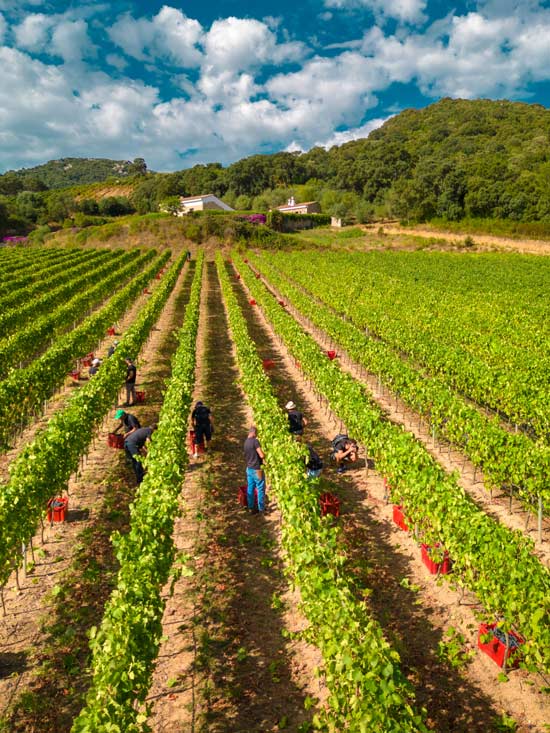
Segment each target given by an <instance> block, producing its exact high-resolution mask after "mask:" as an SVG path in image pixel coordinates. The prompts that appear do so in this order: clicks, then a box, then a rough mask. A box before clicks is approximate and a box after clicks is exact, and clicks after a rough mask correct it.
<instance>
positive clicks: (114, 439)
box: [107, 433, 124, 448]
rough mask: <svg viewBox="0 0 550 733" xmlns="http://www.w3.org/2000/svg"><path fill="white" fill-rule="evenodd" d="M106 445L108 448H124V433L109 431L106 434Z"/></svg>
mask: <svg viewBox="0 0 550 733" xmlns="http://www.w3.org/2000/svg"><path fill="white" fill-rule="evenodd" d="M107 445H108V446H109V448H124V435H119V434H118V433H109V435H108V436H107Z"/></svg>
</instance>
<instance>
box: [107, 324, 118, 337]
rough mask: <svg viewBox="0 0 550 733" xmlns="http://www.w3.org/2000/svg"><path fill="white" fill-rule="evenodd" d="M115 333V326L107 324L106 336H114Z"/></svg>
mask: <svg viewBox="0 0 550 733" xmlns="http://www.w3.org/2000/svg"><path fill="white" fill-rule="evenodd" d="M115 334H116V328H115V327H114V326H109V328H108V329H107V336H114V335H115Z"/></svg>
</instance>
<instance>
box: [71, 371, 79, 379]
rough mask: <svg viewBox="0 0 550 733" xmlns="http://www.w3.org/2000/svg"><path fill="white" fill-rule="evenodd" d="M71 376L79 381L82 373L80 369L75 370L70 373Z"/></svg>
mask: <svg viewBox="0 0 550 733" xmlns="http://www.w3.org/2000/svg"><path fill="white" fill-rule="evenodd" d="M70 376H71V377H72V378H73V379H74V380H75V381H78V380H79V379H80V371H79V370H78V369H73V371H72V372H71V373H70Z"/></svg>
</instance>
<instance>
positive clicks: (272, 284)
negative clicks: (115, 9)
mask: <svg viewBox="0 0 550 733" xmlns="http://www.w3.org/2000/svg"><path fill="white" fill-rule="evenodd" d="M188 248H190V249H191V251H192V257H191V259H190V260H188V259H187V257H186V250H187V249H188ZM0 273H1V274H2V281H1V283H0V303H1V305H2V307H1V308H0V509H1V516H2V522H1V524H0V588H1V591H0V598H1V602H2V611H1V614H2V623H1V624H0V629H1V631H0V731H6V733H7V732H8V731H9V732H12V731H13V732H14V733H31V732H32V733H50V732H53V731H55V733H145V732H146V731H154V732H155V733H157V732H158V733H176V731H183V730H185V731H192V732H194V733H206V732H207V731H209V732H211V733H229V732H233V733H237V732H239V733H244V732H245V731H246V732H247V733H248V732H249V733H252V732H257V733H267V732H268V731H270V732H275V731H282V730H288V731H294V732H295V733H306V732H307V731H324V732H325V733H340V732H342V731H350V733H355V732H356V733H407V732H410V733H427V732H428V731H437V732H438V733H447V732H448V733H455V732H458V733H462V732H463V733H466V732H467V731H468V732H470V731H476V732H479V733H487V732H491V731H495V732H497V731H517V732H518V733H528V732H536V733H544V731H549V730H550V698H549V695H550V571H549V563H550V485H549V481H548V477H549V476H550V412H549V409H548V397H549V385H550V361H549V353H550V348H549V347H550V330H549V324H550V313H549V302H550V301H549V299H548V293H549V292H550V264H549V263H548V261H547V258H544V257H536V256H528V255H517V254H502V253H488V254H483V255H480V254H474V253H460V254H457V253H450V252H427V251H416V252H410V251H399V250H393V251H392V250H389V249H388V250H386V251H380V250H378V251H368V252H367V251H360V250H358V249H354V250H353V251H344V250H342V249H339V250H338V249H330V248H325V247H323V248H319V249H311V250H306V249H304V250H300V251H270V250H267V249H264V250H262V251H245V252H243V251H236V250H233V251H231V250H229V249H227V248H221V247H220V248H216V247H214V246H212V243H210V244H209V245H208V246H205V247H202V246H199V245H196V244H194V243H190V242H187V241H185V242H183V243H182V245H181V246H180V245H178V246H177V247H175V248H174V250H173V251H168V250H165V249H164V250H163V251H162V252H161V253H159V252H157V251H156V250H154V249H145V248H143V249H124V250H122V249H115V248H111V249H108V248H97V249H92V248H88V249H79V248H66V249H65V248H51V249H50V248H43V249H38V248H36V249H34V248H29V247H26V248H18V247H7V248H4V249H3V250H2V251H1V252H0ZM96 360H98V361H96ZM98 362H99V363H98ZM132 363H133V364H135V365H136V369H137V383H136V397H135V399H134V404H131V405H128V404H127V400H128V395H129V394H130V392H128V391H127V389H125V382H126V379H127V378H128V374H129V373H130V372H129V366H128V364H132ZM138 396H139V399H138ZM198 400H201V401H203V402H204V403H205V404H206V405H208V407H209V408H210V409H211V410H212V422H213V429H214V433H213V438H212V441H211V443H210V445H208V450H206V451H203V450H202V446H199V447H197V446H193V445H192V442H190V432H189V431H190V430H191V429H192V427H193V425H192V421H191V412H192V410H193V408H194V406H195V404H196V402H197V401H198ZM289 401H290V402H294V403H295V404H296V405H297V407H298V409H299V410H300V411H301V412H303V414H304V415H305V417H306V421H305V428H304V437H303V438H300V437H298V438H296V437H295V436H294V435H292V434H291V433H290V432H289V423H288V416H287V412H286V410H285V404H287V403H288V402H289ZM122 410H126V411H127V412H130V413H131V414H132V415H134V416H135V417H137V418H138V420H139V422H140V423H141V427H142V428H143V427H152V428H153V432H152V434H151V435H150V440H149V442H148V443H147V444H146V447H147V450H146V452H145V451H143V454H142V455H139V454H138V456H137V459H136V458H135V457H132V456H130V452H129V451H128V446H129V443H127V444H126V450H119V449H117V447H118V448H122V447H123V443H124V440H122V441H119V440H118V438H119V437H120V434H114V431H115V429H117V427H121V424H120V425H119V420H118V416H119V415H120V413H121V412H122ZM115 413H116V414H117V418H115ZM251 425H255V426H256V427H257V430H258V438H259V441H260V444H261V447H262V450H263V452H264V453H265V474H266V481H267V508H266V511H265V512H259V513H257V512H256V513H255V512H251V511H248V510H246V507H243V506H242V505H241V504H240V503H239V500H238V497H239V492H240V491H241V492H242V486H243V484H245V483H246V476H245V468H246V464H245V459H244V455H243V443H244V440H245V438H246V435H247V432H248V428H249V427H250V426H251ZM337 434H347V435H349V436H350V437H351V438H353V439H354V440H356V441H357V443H358V446H359V453H358V457H357V460H356V461H353V462H351V463H349V464H348V463H345V464H344V466H343V468H342V469H341V470H340V469H339V470H338V471H337V464H336V462H335V461H334V460H333V459H332V457H331V440H332V439H333V438H334V436H336V435H337ZM309 446H312V447H313V448H314V449H315V450H316V451H317V452H318V453H319V454H320V456H321V459H322V461H323V470H322V472H321V475H320V476H319V477H313V478H312V477H311V476H308V474H307V472H306V462H307V460H308V455H309ZM199 448H200V452H199ZM145 453H146V454H145ZM197 456H198V457H197ZM136 460H137V463H138V469H139V465H140V464H141V465H142V466H143V467H144V468H145V477H144V479H143V481H141V482H140V483H137V481H136V476H137V477H138V480H139V475H138V472H137V469H136V467H135V463H136ZM133 469H134V470H133ZM136 483H137V485H136Z"/></svg>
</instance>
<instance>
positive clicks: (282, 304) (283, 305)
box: [277, 300, 286, 308]
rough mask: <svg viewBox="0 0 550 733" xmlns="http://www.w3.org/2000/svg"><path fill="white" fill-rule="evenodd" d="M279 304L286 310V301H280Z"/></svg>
mask: <svg viewBox="0 0 550 733" xmlns="http://www.w3.org/2000/svg"><path fill="white" fill-rule="evenodd" d="M277 302H278V303H279V305H280V306H282V307H283V308H284V307H285V306H286V303H285V301H284V300H279V301H277Z"/></svg>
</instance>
